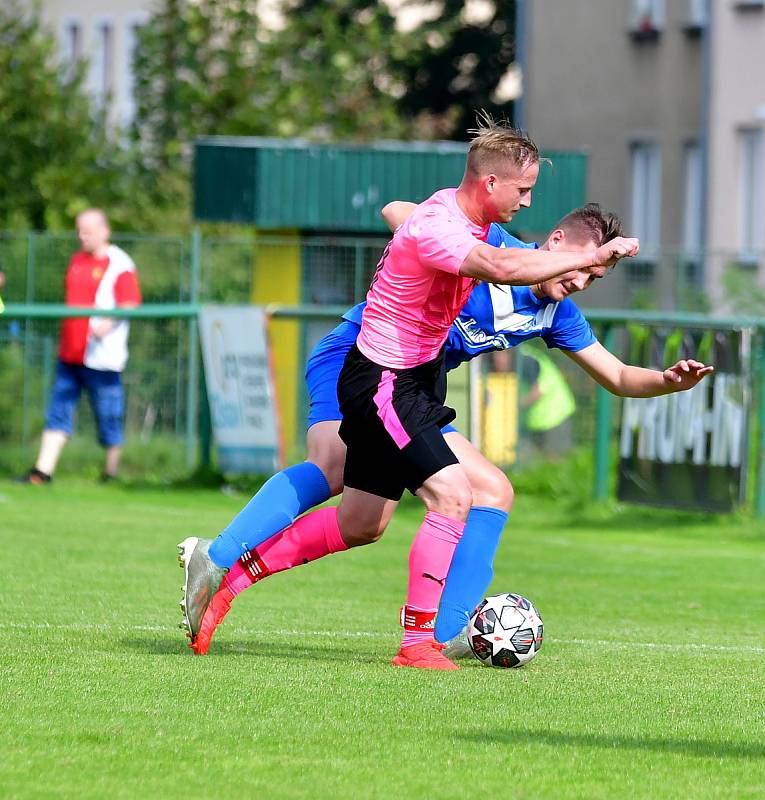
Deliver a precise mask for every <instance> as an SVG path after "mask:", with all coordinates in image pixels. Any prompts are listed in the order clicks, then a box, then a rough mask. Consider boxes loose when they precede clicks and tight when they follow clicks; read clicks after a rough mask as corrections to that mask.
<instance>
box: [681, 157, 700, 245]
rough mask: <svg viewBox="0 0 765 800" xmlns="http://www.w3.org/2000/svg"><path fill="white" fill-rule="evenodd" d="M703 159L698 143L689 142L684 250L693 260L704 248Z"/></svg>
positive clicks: (685, 163)
mask: <svg viewBox="0 0 765 800" xmlns="http://www.w3.org/2000/svg"><path fill="white" fill-rule="evenodd" d="M701 157H702V154H701V147H700V145H699V144H698V143H697V142H688V144H686V145H685V152H684V153H683V162H684V172H685V175H684V178H685V190H684V203H683V205H684V208H683V250H684V251H685V254H686V257H688V258H689V259H691V260H697V259H698V255H699V251H700V250H701V247H702V230H703V216H702V215H703V213H704V183H703V171H702V161H701Z"/></svg>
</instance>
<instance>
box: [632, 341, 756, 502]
mask: <svg viewBox="0 0 765 800" xmlns="http://www.w3.org/2000/svg"><path fill="white" fill-rule="evenodd" d="M748 352H749V333H748V332H747V331H674V332H667V331H666V330H664V331H662V330H658V329H650V328H641V329H637V328H636V329H634V330H633V331H631V342H630V355H631V356H632V358H631V359H630V361H631V363H633V364H641V363H642V364H646V365H648V366H651V367H653V368H654V369H665V368H666V367H668V366H672V365H673V364H674V363H676V362H677V361H678V360H679V359H682V358H696V359H698V360H699V361H703V362H704V363H705V364H713V365H714V366H715V372H714V374H713V375H712V376H710V377H707V378H705V379H704V380H703V381H701V383H699V384H698V386H696V387H695V388H694V389H691V390H689V391H686V392H676V393H674V394H669V395H664V396H662V397H651V398H626V399H625V400H624V406H623V412H622V424H621V435H620V447H619V452H620V460H619V483H618V492H617V494H618V497H619V499H620V500H624V501H627V502H631V503H642V504H645V505H653V506H668V507H673V508H686V509H704V510H708V511H730V510H732V509H733V508H735V507H736V506H738V505H739V504H740V503H741V502H742V501H743V499H744V493H745V487H746V442H747V419H748V416H749V415H748V411H749V402H750V383H751V381H750V377H749V374H748V364H749V358H748Z"/></svg>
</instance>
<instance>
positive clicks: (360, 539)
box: [343, 526, 384, 547]
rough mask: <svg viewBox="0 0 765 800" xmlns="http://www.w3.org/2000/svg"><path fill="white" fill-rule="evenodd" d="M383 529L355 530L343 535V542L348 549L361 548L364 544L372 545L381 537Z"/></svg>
mask: <svg viewBox="0 0 765 800" xmlns="http://www.w3.org/2000/svg"><path fill="white" fill-rule="evenodd" d="M383 532H384V529H380V528H379V527H373V526H370V527H366V528H363V527H362V528H356V529H354V530H351V531H348V532H346V533H343V541H344V542H345V543H346V544H347V545H348V547H363V546H364V545H365V544H374V543H375V542H376V541H378V540H379V539H380V537H381V536H382V535H383Z"/></svg>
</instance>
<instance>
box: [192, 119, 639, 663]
mask: <svg viewBox="0 0 765 800" xmlns="http://www.w3.org/2000/svg"><path fill="white" fill-rule="evenodd" d="M538 173H539V153H538V150H537V148H536V146H535V145H534V143H533V142H532V141H531V139H529V138H528V136H526V135H525V134H523V133H522V132H520V131H516V130H514V129H513V128H511V127H509V126H507V125H504V124H496V123H493V122H491V121H490V120H487V121H486V122H485V124H483V125H482V126H481V127H480V128H479V129H478V131H476V136H475V138H474V139H473V141H472V142H471V146H470V150H469V153H468V158H467V164H466V170H465V175H464V178H463V180H462V183H461V184H460V186H459V188H458V189H445V190H442V191H440V192H437V193H436V194H435V195H433V196H432V197H431V198H429V199H428V200H427V201H425V202H424V203H422V204H421V205H420V206H418V207H417V208H416V209H415V211H414V212H413V213H412V214H411V215H410V217H409V218H408V219H407V220H406V222H405V223H404V224H403V225H402V226H401V227H400V228H399V229H398V230H397V231H396V233H395V234H394V236H393V239H392V240H391V242H390V243H389V245H388V247H387V248H386V250H385V253H384V254H383V257H382V258H381V260H380V263H379V265H378V269H377V272H376V273H375V276H374V278H373V280H372V285H371V287H370V290H369V293H368V295H367V306H366V309H365V311H364V316H363V320H362V326H361V331H360V333H359V336H358V340H357V344H356V346H354V347H353V348H352V349H351V351H350V352H349V353H348V356H347V358H346V362H345V365H344V367H343V371H342V373H341V375H340V379H339V382H338V398H339V400H340V408H341V411H342V414H343V421H342V423H341V426H340V436H341V438H342V439H343V441H344V442H345V444H346V446H347V455H346V462H345V470H344V483H345V489H344V491H343V495H342V499H341V502H340V505H339V506H338V507H336V508H322V509H319V510H317V511H313V512H311V513H308V514H306V515H305V516H303V517H301V518H299V519H298V520H297V521H296V522H294V523H293V524H292V525H291V526H289V527H288V528H286V529H285V530H284V531H283V532H282V533H281V534H280V535H279V536H276V537H273V538H272V539H270V540H268V542H266V543H264V545H263V546H260V547H259V548H258V549H257V550H256V551H252V552H251V554H250V560H249V564H248V566H247V576H246V577H247V580H248V581H250V582H252V581H253V580H260V579H262V578H263V577H266V576H268V575H271V574H273V573H275V572H279V571H282V570H284V569H289V568H291V567H293V566H295V565H297V564H301V563H307V562H309V561H313V560H316V559H317V558H321V557H322V556H325V555H328V554H330V553H333V552H338V551H341V550H345V549H347V548H348V547H353V546H355V545H357V544H366V543H368V542H369V541H370V539H371V538H372V539H373V538H376V537H379V536H380V535H382V533H383V531H384V530H385V527H386V526H387V524H388V522H389V520H390V518H391V515H392V514H393V511H394V509H395V507H396V505H397V504H398V501H399V500H400V499H401V496H402V494H403V492H404V489H408V490H409V491H411V492H412V493H413V494H416V495H417V496H418V497H420V499H422V500H423V502H424V503H425V506H426V509H427V512H426V514H425V519H424V521H423V524H422V526H421V527H420V529H419V531H418V533H417V535H416V536H415V539H414V542H413V544H412V548H411V551H410V556H409V582H408V590H407V599H406V605H405V606H404V608H403V609H402V622H403V626H404V638H403V641H402V644H401V648H400V650H399V652H398V653H397V655H396V656H395V658H394V659H393V664H394V665H396V666H411V667H419V668H425V669H446V670H452V669H457V665H456V664H454V663H453V662H451V661H449V659H447V658H446V657H445V656H443V654H442V653H441V649H442V645H439V644H437V643H436V641H435V638H434V635H433V633H434V626H435V617H436V614H437V609H438V604H439V600H440V597H441V592H442V589H443V585H444V581H445V578H446V574H447V571H448V569H449V565H450V563H451V559H452V555H453V553H454V549H455V547H456V545H457V542H458V541H459V538H460V536H461V534H462V530H463V528H464V526H465V519H466V517H467V514H468V512H469V510H470V507H471V502H472V495H471V489H470V483H469V481H468V478H467V476H466V474H465V472H464V470H463V468H462V467H461V466H460V465H459V462H458V460H457V458H456V456H455V455H454V453H453V452H452V451H451V449H450V448H449V446H448V445H447V444H446V442H445V441H444V437H443V434H442V433H441V430H440V429H441V427H442V426H444V425H446V424H447V423H449V422H451V421H452V420H453V419H454V418H455V413H454V411H453V410H452V409H450V408H447V407H446V406H444V405H443V403H444V399H445V395H446V377H445V369H444V360H443V353H442V347H443V344H444V341H445V339H446V336H447V334H448V331H449V327H450V325H451V324H452V322H453V321H454V319H455V318H456V316H457V315H458V314H459V312H460V310H461V308H462V306H463V305H464V304H465V302H466V300H467V298H468V296H469V294H470V291H471V290H472V289H473V287H474V286H475V285H476V283H477V282H478V281H480V280H486V281H491V282H492V283H500V284H514V285H531V284H535V283H539V282H542V281H546V280H549V279H552V278H554V277H556V276H558V275H562V274H564V273H566V272H569V271H571V270H573V269H590V268H594V269H600V268H602V267H604V266H611V265H612V264H614V263H615V262H616V261H617V260H618V259H620V258H622V257H624V256H632V255H635V254H636V253H637V252H638V242H637V240H635V239H626V238H622V237H617V238H615V239H613V240H611V241H610V242H608V243H607V244H604V245H602V246H601V247H599V248H594V247H593V248H592V249H591V250H586V251H584V252H545V251H540V250H522V249H518V250H513V249H498V248H494V247H491V246H490V245H488V244H486V243H485V239H486V235H487V232H488V228H489V225H490V223H492V222H508V221H509V220H510V219H511V218H512V217H513V215H514V214H515V213H516V212H517V211H518V210H519V209H520V208H521V207H528V206H529V205H530V204H531V191H532V188H533V186H534V184H535V182H536V179H537V175H538ZM185 565H186V571H187V575H186V583H187V591H186V600H185V605H186V608H185V609H184V613H185V614H186V615H187V616H188V617H189V618H194V619H198V620H201V619H202V617H203V615H204V612H205V610H206V609H207V606H208V605H209V603H210V599H211V597H212V596H213V595H214V593H215V590H216V589H217V587H218V585H219V584H220V581H221V580H222V577H223V575H224V574H225V571H226V569H225V567H221V565H216V564H215V563H214V562H213V561H211V560H210V559H209V557H208V555H207V553H206V552H205V553H202V552H199V553H197V552H196V551H195V552H193V553H187V554H186V561H185ZM194 633H195V632H194V631H192V634H194ZM193 646H194V642H193V639H192V647H193Z"/></svg>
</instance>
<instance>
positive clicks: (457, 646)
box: [441, 625, 473, 661]
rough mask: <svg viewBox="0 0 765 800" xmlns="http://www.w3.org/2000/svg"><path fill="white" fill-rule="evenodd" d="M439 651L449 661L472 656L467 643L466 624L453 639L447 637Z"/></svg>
mask: <svg viewBox="0 0 765 800" xmlns="http://www.w3.org/2000/svg"><path fill="white" fill-rule="evenodd" d="M441 652H442V653H443V654H444V655H445V656H446V657H447V658H448V659H450V660H451V661H454V660H455V659H457V658H471V657H473V651H472V650H471V649H470V645H469V644H468V638H467V625H465V627H464V628H463V629H462V630H461V631H460V632H459V633H458V634H457V635H456V636H455V637H454V638H453V639H449V641H448V642H447V643H446V647H444V649H443V650H442V651H441Z"/></svg>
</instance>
